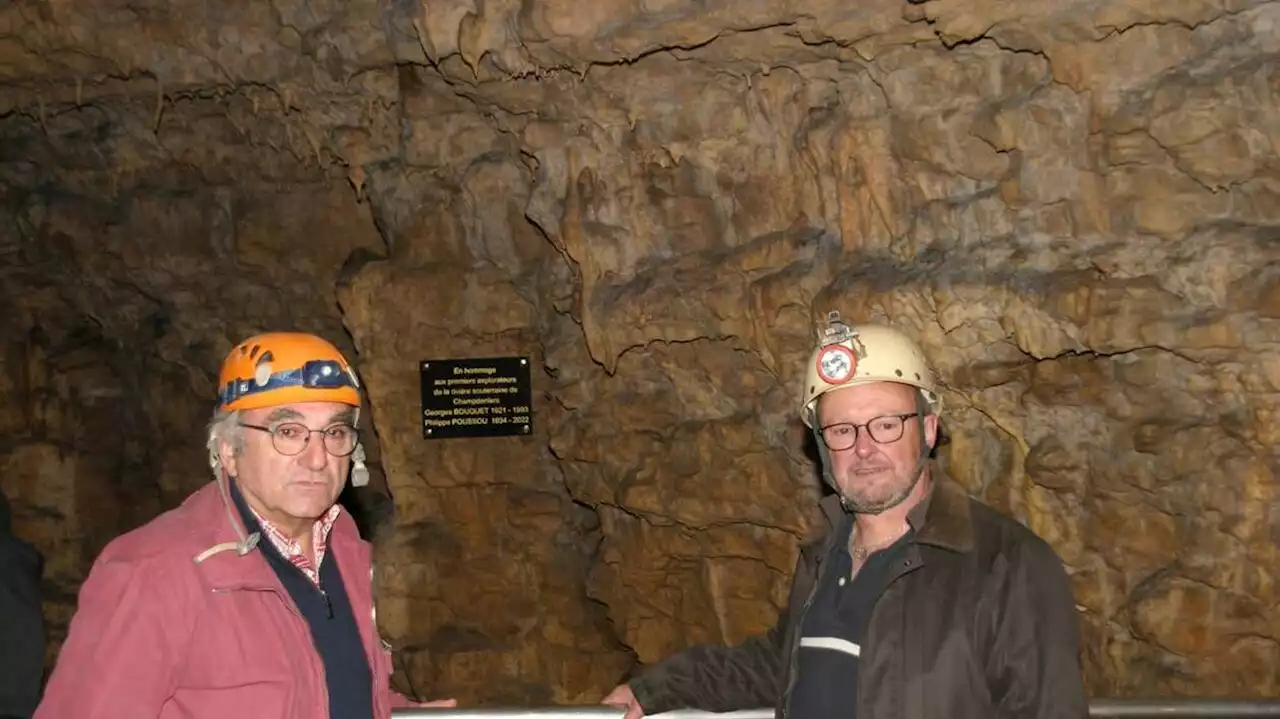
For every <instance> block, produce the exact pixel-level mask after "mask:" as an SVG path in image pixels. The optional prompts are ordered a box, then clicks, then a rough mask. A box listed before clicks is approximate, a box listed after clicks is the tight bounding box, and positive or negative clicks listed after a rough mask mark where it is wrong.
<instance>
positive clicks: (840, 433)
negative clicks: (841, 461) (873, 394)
mask: <svg viewBox="0 0 1280 719" xmlns="http://www.w3.org/2000/svg"><path fill="white" fill-rule="evenodd" d="M919 416H920V413H919V412H910V413H908V414H888V415H884V416H882V417H876V418H874V419H872V420H870V421H868V422H867V423H866V424H853V423H851V422H841V423H839V424H829V425H827V426H826V427H823V428H822V443H823V444H825V445H827V449H830V450H831V451H833V452H841V451H844V450H846V449H849V448H850V447H852V446H853V445H855V444H857V443H858V430H859V429H861V428H862V427H866V428H867V434H869V435H871V439H873V440H875V441H876V442H878V443H879V444H891V443H893V442H897V441H898V440H900V439H902V433H903V431H904V430H905V429H906V427H907V420H908V419H911V418H912V417H919Z"/></svg>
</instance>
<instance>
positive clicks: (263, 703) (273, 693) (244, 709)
mask: <svg viewBox="0 0 1280 719" xmlns="http://www.w3.org/2000/svg"><path fill="white" fill-rule="evenodd" d="M296 690H297V689H296V687H295V685H294V683H293V682H291V681H286V680H266V681H254V682H248V683H243V684H237V685H234V686H225V687H183V688H181V689H179V690H178V691H177V693H176V694H174V696H173V699H172V700H171V701H172V702H173V704H175V705H177V707H178V708H179V711H178V712H177V714H178V716H183V717H192V718H193V719H203V717H209V719H214V718H215V717H217V718H222V717H272V719H287V718H288V717H293V716H296V715H297V712H296V711H294V709H295V708H296V707H294V703H295V699H296V697H295V696H294V694H295V692H296Z"/></svg>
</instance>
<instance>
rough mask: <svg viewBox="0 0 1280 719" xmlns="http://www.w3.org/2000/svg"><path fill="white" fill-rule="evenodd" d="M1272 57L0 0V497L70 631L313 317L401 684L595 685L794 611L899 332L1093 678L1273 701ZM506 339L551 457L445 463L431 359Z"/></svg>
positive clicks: (293, 7)
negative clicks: (267, 351) (108, 561)
mask: <svg viewBox="0 0 1280 719" xmlns="http://www.w3.org/2000/svg"><path fill="white" fill-rule="evenodd" d="M1278 55H1280V3H1276V2H1261V1H1258V0H1236V1H1232V2H1173V3H1168V2H1166V3H1153V2H1150V0H1141V1H1139V0H1125V1H1123V2H1119V3H1116V2H1106V3H1104V2H1100V1H1095V0H1071V1H1069V2H1059V3H1030V2H1020V3H1010V2H997V1H996V0H929V1H928V2H924V3H921V4H909V3H904V2H902V1H901V0H894V1H892V2H890V1H888V0H875V1H874V2H867V3H858V4H854V5H850V4H849V3H835V2H822V1H820V0H808V1H807V2H800V1H798V0H796V1H792V2H782V3H777V2H773V3H766V2H747V3H742V2H734V3H730V2H727V0H716V1H715V2H703V3H695V4H687V3H671V2H644V3H638V2H626V3H624V2H596V3H587V4H583V3H566V2H551V1H550V0H541V1H539V2H523V3H521V2H515V0H502V1H500V2H486V3H475V2H470V1H469V0H439V1H436V0H427V1H426V2H424V3H422V4H419V3H417V2H407V3H406V2H389V1H388V2H381V3H378V2H373V1H372V0H352V1H348V2H336V1H332V0H330V1H327V2H311V3H296V2H294V3H290V2H276V3H266V4H263V3H248V4H246V3H232V4H226V3H191V2H178V3H171V4H161V3H133V4H118V3H115V4H113V3H107V2H101V1H91V2H80V3H71V2H65V1H62V2H32V1H30V0H26V1H21V2H15V3H11V4H9V5H7V6H5V7H4V8H0V59H3V61H4V62H3V67H4V70H3V77H4V85H3V86H2V87H0V108H2V110H0V112H3V115H0V184H2V185H3V190H4V198H5V201H6V203H5V208H6V210H7V211H6V212H5V213H3V217H2V219H0V221H2V222H3V223H4V224H3V227H2V231H0V258H3V262H0V265H2V266H3V269H0V273H2V277H3V288H4V290H3V297H4V301H5V309H6V311H5V312H3V314H2V315H0V324H3V326H4V328H5V334H4V338H5V340H4V352H3V354H2V355H0V356H3V357H4V365H5V372H4V373H2V374H3V376H2V377H0V399H3V400H4V402H3V407H4V408H5V409H4V410H3V412H0V427H3V428H4V430H5V434H4V436H5V437H6V438H7V441H6V442H5V443H4V445H3V448H2V449H0V465H2V467H0V468H2V469H4V470H5V471H4V473H3V475H0V476H3V480H2V481H3V488H4V491H5V492H6V493H7V494H9V495H11V497H13V499H14V504H15V509H16V513H17V516H16V518H17V528H18V531H19V532H20V533H23V534H24V535H27V536H29V538H31V539H32V540H33V541H35V542H36V543H37V544H38V545H39V546H40V547H41V549H42V550H43V551H44V552H45V553H46V554H47V555H48V556H49V557H50V558H51V560H50V569H49V580H48V582H47V587H48V589H49V601H48V605H49V614H50V617H51V623H52V625H53V627H54V633H55V635H56V636H58V635H59V633H60V632H62V631H65V629H64V627H65V622H66V620H67V618H68V617H69V615H70V612H71V610H72V608H73V604H74V596H73V593H74V591H75V589H76V586H77V584H78V582H79V580H80V579H81V578H82V577H83V574H84V572H85V571H86V569H87V566H88V562H89V561H91V559H92V557H93V555H94V554H95V553H96V551H97V550H98V549H99V548H100V547H101V545H102V543H103V542H105V541H106V540H107V539H109V538H110V537H111V536H113V535H114V534H116V533H118V532H119V531H122V530H124V529H126V528H128V527H130V526H134V525H136V524H138V523H139V522H142V521H145V520H146V519H147V518H148V517H150V516H153V515H154V514H155V513H156V512H158V511H160V510H161V509H162V508H164V507H167V506H172V505H173V504H174V503H175V502H176V501H178V499H179V498H180V497H182V496H183V495H184V494H185V493H186V492H188V491H190V490H191V489H192V488H193V487H195V486H197V485H198V484H199V483H200V482H203V481H205V478H206V475H205V471H206V470H205V469H204V466H205V465H204V463H203V456H202V450H201V440H200V436H199V434H200V431H201V430H200V427H201V424H202V423H203V421H204V420H205V418H206V414H207V411H208V402H209V397H210V395H211V391H212V373H213V372H214V371H215V369H216V365H217V362H218V360H219V358H220V356H221V354H222V352H224V351H225V350H226V348H227V347H229V346H230V343H231V342H233V341H234V340H236V339H238V338H240V337H241V336H243V335H245V334H247V333H249V332H252V331H256V330H259V329H263V328H271V327H280V326H288V327H297V328H301V329H307V330H315V331H320V332H323V333H325V334H326V335H327V336H329V337H331V338H333V339H334V340H336V341H338V342H340V343H341V344H342V345H343V346H344V347H347V348H348V349H349V350H351V351H353V352H355V353H357V354H358V355H359V361H360V364H361V367H362V372H363V375H364V379H365V381H366V385H367V388H368V393H369V399H370V404H371V408H372V412H371V415H372V419H371V422H370V424H369V430H370V431H369V432H368V438H369V441H370V442H371V443H374V444H375V447H374V449H375V451H376V453H377V455H378V456H379V457H380V459H381V462H382V466H383V467H384V468H385V470H386V477H387V484H388V485H389V492H390V494H392V495H393V496H394V499H395V516H394V519H393V520H391V521H389V522H388V523H387V524H385V525H384V526H383V527H382V530H381V531H380V532H379V534H378V545H379V557H380V560H379V567H380V572H379V577H380V580H379V596H380V614H379V616H380V619H381V623H382V625H383V628H384V631H385V633H386V634H387V637H388V639H389V640H391V641H392V643H393V644H394V645H395V646H396V648H397V654H398V659H399V662H400V666H401V667H402V669H403V671H402V673H401V676H399V677H398V680H397V681H398V683H399V684H400V686H401V687H403V688H406V689H412V690H413V691H415V692H417V693H419V694H420V695H423V696H427V695H431V696H437V695H457V696H459V697H460V698H462V699H463V700H464V701H467V702H473V703H474V702H484V703H506V704H516V703H533V704H542V703H546V702H553V701H554V702H580V701H581V702H589V701H594V700H595V699H596V698H597V697H598V696H599V695H601V694H602V693H603V692H604V691H606V690H607V689H608V688H609V687H610V686H612V684H613V683H614V682H615V681H616V680H617V679H618V678H620V677H621V676H622V675H623V674H624V673H625V672H626V671H627V670H628V668H629V667H630V666H631V665H632V664H633V662H634V659H636V658H638V659H639V661H641V662H651V661H654V660H656V659H658V658H660V657H661V656H663V655H665V654H666V653H668V652H670V651H672V650H675V649H677V648H679V647H681V646H684V645H686V644H688V643H690V642H695V641H726V640H727V641H733V640H737V639H739V638H741V637H744V636H746V635H749V634H751V633H754V632H757V631H761V630H763V629H765V628H766V627H767V626H768V625H769V624H770V623H771V622H772V620H773V615H774V613H775V612H776V611H777V608H778V606H779V605H780V604H781V603H782V602H783V600H784V598H785V591H786V585H787V579H788V576H789V573H790V571H791V568H792V562H793V559H794V553H795V548H796V545H797V542H798V541H799V540H800V538H801V537H803V536H804V535H805V533H806V532H807V531H808V530H809V529H810V528H811V527H812V524H813V519H814V516H813V512H812V500H813V498H814V497H815V496H816V494H817V487H816V484H815V482H814V478H813V468H812V463H811V461H810V459H809V457H808V456H807V455H806V452H805V448H804V442H803V439H804V435H803V432H801V431H800V430H801V427H800V424H799V422H798V421H797V416H796V411H795V410H796V408H795V402H794V399H795V397H796V395H797V391H798V384H799V374H800V372H801V370H802V367H803V362H804V361H805V357H806V355H807V352H808V351H809V348H810V347H809V346H810V342H811V339H812V337H813V330H812V321H813V319H814V318H815V317H818V316H820V314H821V313H823V312H825V311H826V310H827V309H829V308H831V307H839V308H841V309H843V310H844V312H845V313H846V314H848V315H851V316H853V317H854V318H856V319H860V320H862V319H888V320H891V321H892V322H894V323H895V324H897V325H899V326H901V327H903V328H905V329H908V330H910V331H912V332H915V333H917V335H918V336H919V337H920V339H921V342H922V343H923V345H924V346H925V348H926V352H927V354H928V355H929V358H930V359H931V360H932V361H933V362H935V363H936V364H937V366H938V368H939V370H940V372H941V377H942V380H943V383H944V385H945V391H944V401H945V403H946V407H947V408H948V409H947V411H948V416H947V421H948V425H949V428H950V430H951V432H952V433H953V435H954V443H953V444H952V445H951V446H950V447H949V448H948V449H947V450H946V451H945V453H944V455H945V457H944V459H945V462H946V463H947V465H948V467H949V468H950V470H951V471H952V472H953V473H954V474H955V475H956V476H957V477H958V478H959V479H960V480H962V481H963V482H964V483H965V484H966V485H967V486H968V487H969V488H970V489H971V490H972V491H973V492H975V493H976V494H978V495H980V496H982V497H984V498H985V499H986V500H987V501H989V502H990V503H992V504H993V505H995V506H997V507H1000V508H1002V509H1005V510H1007V511H1009V512H1011V513H1013V514H1014V515H1016V516H1018V517H1019V518H1022V519H1024V520H1025V521H1026V522H1027V523H1028V524H1029V525H1030V526H1031V527H1032V528H1034V529H1035V530H1036V531H1038V532H1040V533H1041V534H1042V535H1043V536H1045V537H1046V538H1047V539H1049V540H1050V541H1051V542H1052V543H1053V544H1054V546H1055V547H1057V548H1058V550H1059V551H1060V553H1061V554H1062V556H1063V558H1064V560H1065V561H1066V562H1067V564H1068V566H1069V568H1070V570H1071V573H1072V575H1073V577H1074V579H1075V582H1076V587H1077V599H1078V602H1079V604H1080V607H1081V612H1082V614H1081V616H1082V618H1083V623H1084V635H1085V640H1086V650H1085V655H1084V658H1083V659H1084V662H1085V666H1086V670H1087V675H1088V680H1089V683H1090V689H1091V690H1092V691H1093V692H1094V693H1095V694H1097V695H1133V694H1164V693H1178V694H1206V695H1226V694H1245V695H1275V694H1276V693H1278V692H1280V669H1277V667H1280V589H1278V588H1277V586H1276V580H1277V577H1278V576H1280V549H1277V547H1280V490H1278V486H1280V485H1278V484H1277V479H1276V476H1275V473H1276V469H1277V462H1276V459H1277V457H1276V453H1275V447H1277V446H1280V416H1278V415H1277V414H1276V410H1275V406H1276V404H1277V399H1278V398H1280V324H1278V322H1280V290H1278V289H1277V287H1280V242H1278V240H1280V201H1278V200H1280V155H1278V154H1277V147H1280V105H1278V104H1277V103H1278V102H1280V101H1278V100H1277V98H1278V97H1280V75H1277V71H1276V67H1277V64H1276V60H1277V56H1278ZM347 333H349V334H350V339H348V338H347ZM502 354H521V355H527V356H529V357H531V358H532V360H533V366H534V389H535V392H534V406H535V420H534V431H533V436H532V437H530V438H507V439H494V440H439V441H424V440H423V439H421V431H420V429H419V424H420V407H419V406H418V387H417V380H418V378H417V367H418V363H419V362H420V361H422V360H424V359H426V358H430V357H447V356H494V355H502ZM383 491H384V490H383V488H382V487H381V485H380V484H378V483H375V486H374V487H373V488H372V489H371V494H372V495H373V496H374V498H376V496H377V495H378V494H380V493H381V492H383ZM358 500H359V497H357V501H358ZM56 636H55V638H56ZM55 651H56V642H55V645H54V646H53V647H51V650H50V652H51V655H52V654H53V652H55Z"/></svg>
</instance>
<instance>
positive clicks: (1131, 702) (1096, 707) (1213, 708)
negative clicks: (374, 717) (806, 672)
mask: <svg viewBox="0 0 1280 719" xmlns="http://www.w3.org/2000/svg"><path fill="white" fill-rule="evenodd" d="M624 713H625V712H623V710H621V709H617V708H614V707H608V706H600V705H590V706H569V707H547V708H540V709H533V708H529V709H519V708H513V709H490V708H469V707H463V708H457V709H428V708H413V709H395V710H393V711H392V712H391V716H393V717H396V718H397V719H399V718H401V717H431V718H432V719H622V716H623V715H624ZM1089 716H1090V717H1098V718H1099V719H1111V718H1112V717H1143V718H1146V719H1150V718H1152V717H1183V718H1184V719H1191V718H1194V719H1235V718H1236V717H1272V718H1273V719H1280V699H1190V698H1187V699H1183V698H1178V697H1166V698H1161V699H1095V700H1093V701H1091V702H1090V703H1089ZM646 719H773V710H772V709H743V710H740V711H731V712H707V711H698V710H696V709H676V710H674V711H669V712H662V713H660V714H651V715H649V717H647V718H646Z"/></svg>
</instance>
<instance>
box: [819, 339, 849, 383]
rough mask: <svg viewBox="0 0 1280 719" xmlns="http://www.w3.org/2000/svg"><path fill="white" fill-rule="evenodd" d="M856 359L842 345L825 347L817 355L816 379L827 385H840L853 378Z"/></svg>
mask: <svg viewBox="0 0 1280 719" xmlns="http://www.w3.org/2000/svg"><path fill="white" fill-rule="evenodd" d="M857 369H858V358H857V357H855V356H854V354H853V350H851V349H849V348H848V347H845V346H844V345H827V346H826V347H823V348H822V352H820V353H818V377H819V378H821V379H822V381H823V382H826V383H827V384H842V383H844V382H848V381H849V380H850V379H852V378H853V373H854V372H855V371H856V370H857Z"/></svg>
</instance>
